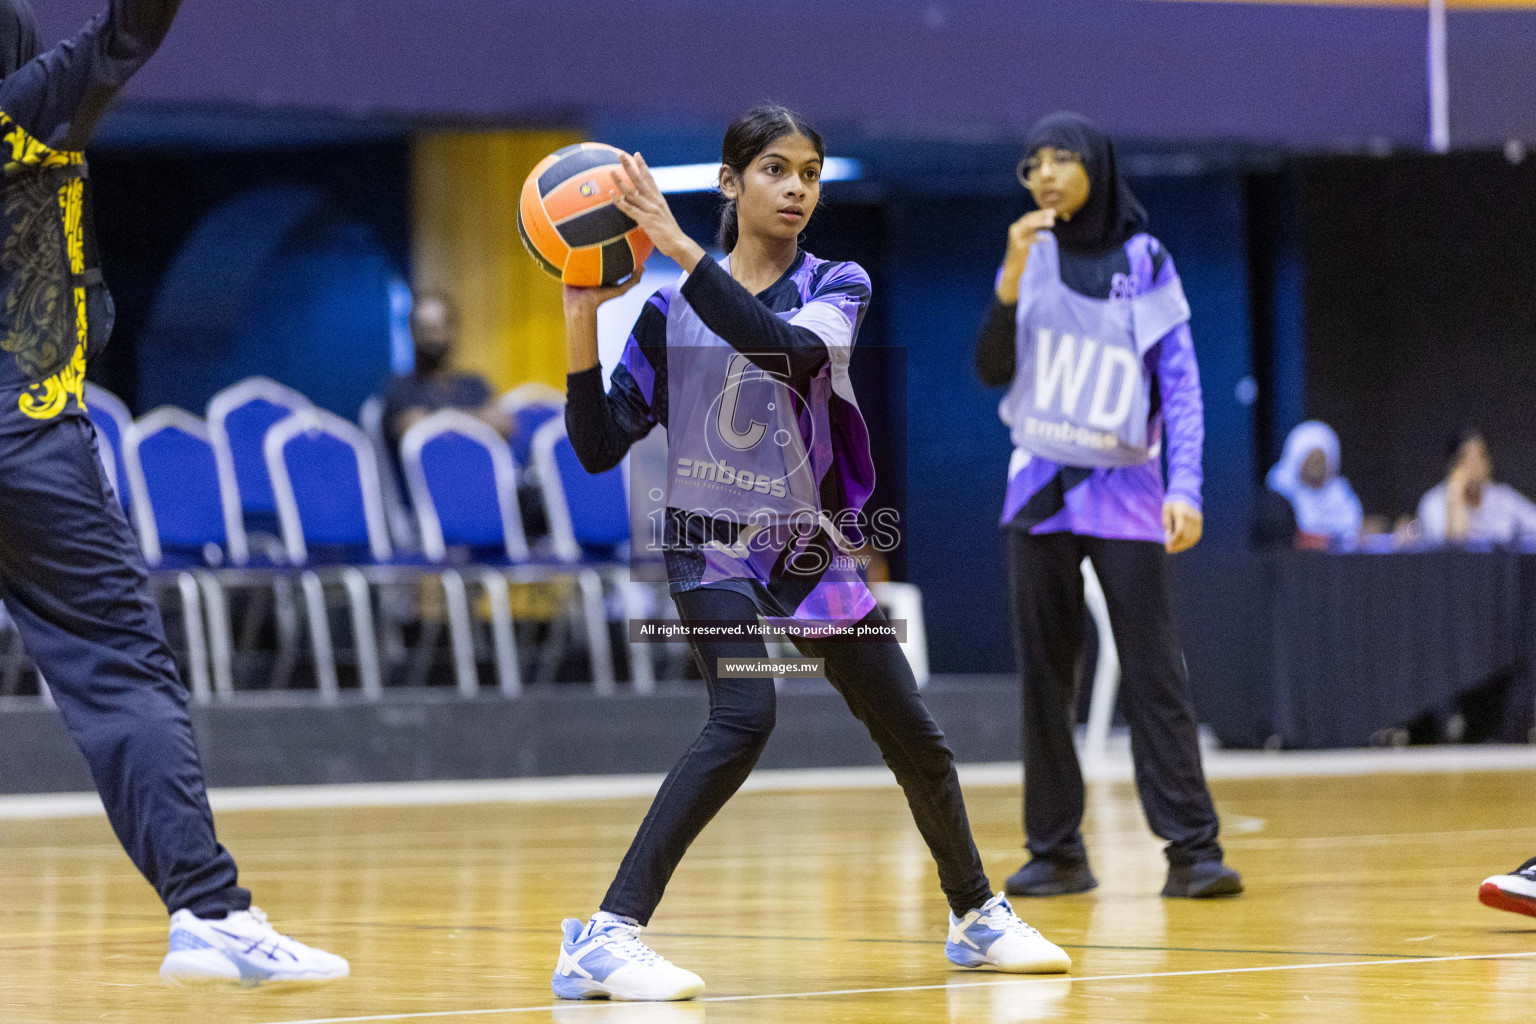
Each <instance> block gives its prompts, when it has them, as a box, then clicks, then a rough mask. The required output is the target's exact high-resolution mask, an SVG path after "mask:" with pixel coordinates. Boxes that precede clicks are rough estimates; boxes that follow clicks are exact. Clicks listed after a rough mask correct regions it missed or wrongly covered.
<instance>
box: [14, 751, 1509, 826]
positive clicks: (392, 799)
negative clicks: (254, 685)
mask: <svg viewBox="0 0 1536 1024" xmlns="http://www.w3.org/2000/svg"><path fill="white" fill-rule="evenodd" d="M1203 757H1204V764H1205V773H1206V776H1207V777H1208V778H1211V779H1224V780H1225V779H1233V780H1239V779H1272V778H1290V777H1319V778H1321V777H1340V776H1360V775H1376V774H1383V773H1391V774H1397V773H1403V774H1436V773H1442V772H1450V773H1456V772H1474V771H1484V772H1487V771H1528V770H1530V769H1532V768H1536V748H1532V747H1530V746H1526V745H1515V744H1511V745H1506V746H1496V745H1494V746H1476V747H1460V746H1452V747H1445V748H1432V747H1423V748H1416V749H1412V750H1385V749H1367V750H1324V751H1283V752H1266V751H1249V750H1236V751H1229V750H1212V751H1206V752H1205V753H1204V755H1203ZM956 768H957V769H958V770H959V772H960V782H961V785H963V786H1017V785H1018V784H1019V782H1020V780H1021V778H1022V775H1021V772H1022V771H1023V769H1022V768H1021V767H1020V766H1019V764H1018V762H1016V761H1013V762H1008V761H1005V762H992V763H980V764H977V763H972V764H961V765H957V766H956ZM1083 771H1084V775H1085V777H1087V778H1089V779H1090V780H1094V781H1126V780H1129V779H1130V778H1131V777H1132V766H1131V761H1130V758H1129V756H1127V754H1126V752H1124V751H1118V750H1117V751H1115V752H1112V753H1110V754H1109V755H1107V756H1105V757H1104V758H1102V759H1100V760H1098V761H1090V762H1086V763H1085V764H1084V765H1083ZM663 778H665V776H664V775H659V774H651V775H620V776H567V777H558V778H523V779H491V780H484V779H481V780H471V781H460V782H359V783H345V784H338V785H314V786H253V787H241V788H229V789H226V788H216V789H213V790H210V791H209V799H210V800H211V801H212V804H213V809H214V811H215V812H218V813H229V812H234V811H249V810H312V809H323V808H337V807H402V806H417V807H420V806H455V805H462V804H475V803H547V802H554V801H576V800H580V801H587V800H623V799H633V798H640V797H650V796H654V795H655V793H656V790H657V789H658V788H660V786H661V782H662V779H663ZM895 785H896V781H895V779H894V778H892V776H891V774H890V771H889V770H888V769H886V768H885V767H884V766H864V767H850V768H779V769H762V770H759V771H756V772H754V773H753V774H752V776H751V777H750V778H749V779H748V780H747V782H746V784H745V785H744V786H743V787H742V791H743V792H797V791H804V790H819V789H886V788H892V787H894V786H895ZM102 813H103V812H102V809H101V800H100V799H99V798H98V797H97V796H96V794H95V793H45V794H32V795H0V820H5V819H22V818H32V819H37V818H70V817H94V816H96V815H100V814H102Z"/></svg>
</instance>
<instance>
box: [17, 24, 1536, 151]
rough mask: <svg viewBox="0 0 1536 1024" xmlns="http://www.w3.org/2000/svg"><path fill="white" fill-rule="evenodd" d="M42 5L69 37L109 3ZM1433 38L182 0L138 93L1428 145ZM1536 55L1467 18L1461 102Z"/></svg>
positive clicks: (408, 108)
mask: <svg viewBox="0 0 1536 1024" xmlns="http://www.w3.org/2000/svg"><path fill="white" fill-rule="evenodd" d="M40 6H42V7H43V8H44V10H43V11H42V14H43V16H44V20H45V27H46V29H47V31H48V32H50V33H51V34H52V35H53V36H54V37H57V36H58V35H60V34H63V33H64V32H66V31H68V30H69V29H70V28H71V27H72V26H73V25H76V24H78V23H79V22H81V21H83V19H84V18H85V17H87V16H88V15H89V14H90V13H91V12H92V11H94V10H95V9H96V8H97V7H98V6H99V0H42V3H41V4H40ZM1424 36H1425V18H1424V14H1423V12H1422V11H1414V10H1403V9H1386V8H1342V7H1317V6H1274V5H1267V4H1250V3H1235V4H1225V3H1167V2H1151V0H1024V2H1009V0H950V2H943V0H927V2H924V0H884V2H880V0H877V2H874V3H871V2H869V0H777V2H775V3H772V4H762V3H737V2H727V3H720V2H718V0H712V2H703V0H649V2H643V3H642V2H635V0H573V2H568V3H533V2H529V0H431V2H422V0H265V2H262V0H187V2H186V5H185V7H184V8H183V11H182V15H181V19H180V21H179V23H178V24H177V26H176V28H175V30H174V31H173V32H172V34H171V38H170V39H169V40H168V42H167V44H166V47H165V49H164V51H163V52H162V53H161V54H160V55H159V57H158V58H157V59H156V60H155V62H154V63H152V64H151V65H150V67H149V68H148V69H146V70H145V72H144V73H143V74H142V76H141V78H140V79H139V80H137V81H136V82H135V83H134V84H133V86H132V89H131V91H130V96H131V97H132V98H133V99H135V100H138V101H141V102H155V103H174V104H197V105H221V106H223V105H241V106H257V107H277V108H292V109H300V110H324V111H335V112H344V113H353V114H368V113H390V114H403V115H407V116H413V117H422V118H433V119H437V118H446V119H473V120H491V121H506V122H519V121H530V120H531V121H539V120H544V121H548V120H572V119H574V120H583V119H586V118H587V117H589V116H592V115H593V114H595V113H598V112H600V113H602V114H603V115H604V116H605V117H607V118H612V117H615V116H624V115H626V114H638V115H644V116H655V115H657V114H668V113H676V114H680V115H688V116H694V117H697V116H705V117H709V118H720V117H724V116H727V115H730V114H732V113H735V112H737V111H739V110H740V109H741V108H742V107H743V106H745V105H746V104H748V103H750V102H752V101H754V100H756V99H759V98H761V97H765V96H772V97H776V98H782V99H784V100H786V101H788V102H792V103H795V104H797V105H799V106H801V107H802V108H804V109H805V110H806V111H807V112H808V113H811V114H814V115H815V116H817V117H818V118H821V119H823V120H826V121H855V122H861V123H866V124H870V125H871V126H872V127H874V128H876V129H879V130H881V131H885V132H889V133H892V134H903V133H925V134H931V133H934V132H936V131H954V130H956V129H957V128H985V129H994V130H995V129H1003V130H1017V129H1018V128H1021V127H1023V126H1026V125H1027V124H1028V123H1030V122H1031V121H1032V120H1033V119H1034V118H1036V117H1038V116H1039V115H1040V114H1042V113H1045V112H1048V111H1050V110H1052V109H1056V108H1058V107H1064V106H1065V107H1072V108H1076V109H1079V110H1082V111H1084V112H1085V113H1088V114H1090V115H1092V116H1095V117H1097V118H1098V119H1100V120H1101V121H1102V122H1104V123H1105V124H1106V125H1107V126H1108V127H1110V128H1111V129H1112V130H1114V131H1116V132H1118V133H1121V134H1124V135H1129V136H1135V137H1140V138H1147V139H1167V140H1212V139H1234V140H1243V141H1249V142H1258V143H1286V144H1292V145H1301V146H1307V147H1330V146H1334V145H1356V144H1359V143H1362V142H1365V141H1367V140H1370V139H1372V138H1386V139H1389V140H1391V141H1393V142H1394V143H1397V144H1403V145H1418V144H1420V143H1421V142H1422V140H1423V138H1424V135H1425V119H1426V113H1425V107H1426V104H1425V99H1424V92H1425V88H1424V77H1425V75H1424ZM1533 49H1536V14H1531V13H1525V12H1520V13H1505V14H1500V15H1487V14H1471V13H1467V14H1458V15H1456V16H1454V17H1453V23H1452V51H1453V59H1454V66H1453V88H1454V87H1455V86H1457V85H1458V80H1460V82H1463V83H1464V84H1465V85H1466V87H1467V88H1468V89H1474V88H1475V89H1480V90H1492V92H1493V93H1494V95H1492V96H1472V95H1468V94H1466V93H1463V94H1459V95H1458V97H1457V101H1456V102H1457V108H1456V109H1457V111H1458V112H1459V113H1460V120H1462V121H1464V122H1465V124H1466V125H1467V126H1468V131H1469V132H1473V133H1474V134H1475V135H1476V136H1477V137H1478V138H1479V139H1481V138H1483V137H1497V136H1502V135H1510V134H1520V128H1521V126H1522V125H1525V124H1526V123H1527V122H1531V123H1536V102H1532V101H1533V100H1536V72H1533V71H1532V70H1531V69H1532V68H1533V67H1536V60H1533V59H1532V57H1533V56H1536V54H1533ZM1511 65H1514V66H1513V67H1511ZM1527 134H1532V135H1536V131H1527Z"/></svg>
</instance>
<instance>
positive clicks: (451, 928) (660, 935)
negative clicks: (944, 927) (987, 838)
mask: <svg viewBox="0 0 1536 1024" xmlns="http://www.w3.org/2000/svg"><path fill="white" fill-rule="evenodd" d="M332 926H333V927H341V928H400V929H404V930H409V931H429V932H490V933H492V934H497V933H500V934H513V935H548V934H550V933H551V931H552V930H551V929H549V928H516V927H512V926H510V925H495V924H468V925H457V924H417V923H413V922H402V921H337V922H332ZM162 930H163V929H162ZM646 934H648V935H649V936H650V937H651V938H653V939H709V940H711V941H713V942H826V943H833V942H850V943H864V944H873V945H891V946H927V945H932V944H934V943H935V942H937V939H935V938H923V939H868V938H858V937H850V938H828V937H827V936H825V935H724V934H719V933H705V932H658V931H650V930H647V932H646ZM1056 945H1058V946H1060V947H1061V948H1062V949H1095V950H1110V951H1113V952H1117V953H1228V954H1232V955H1244V956H1336V957H1353V958H1355V959H1357V960H1371V959H1376V958H1381V959H1388V958H1396V959H1399V960H1433V959H1434V958H1435V954H1433V953H1333V952H1319V951H1317V950H1315V949H1219V948H1215V947H1211V946H1115V945H1094V944H1088V943H1080V942H1079V943H1073V942H1058V943H1056ZM0 952H4V949H3V948H0Z"/></svg>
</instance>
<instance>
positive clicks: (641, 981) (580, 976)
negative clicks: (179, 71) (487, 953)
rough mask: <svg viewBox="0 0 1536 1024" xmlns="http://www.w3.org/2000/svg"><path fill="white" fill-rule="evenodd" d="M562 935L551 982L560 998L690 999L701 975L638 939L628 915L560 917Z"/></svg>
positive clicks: (701, 984) (700, 984)
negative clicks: (588, 918)
mask: <svg viewBox="0 0 1536 1024" xmlns="http://www.w3.org/2000/svg"><path fill="white" fill-rule="evenodd" d="M560 931H561V933H562V939H563V941H562V942H561V943H560V962H559V964H557V965H556V967H555V976H554V979H553V981H552V983H551V984H552V987H553V988H554V990H555V995H557V996H559V997H560V998H561V999H627V1000H635V1001H641V1002H670V1001H672V1000H675V999H692V998H694V997H695V996H697V995H698V994H699V993H700V992H703V991H704V981H703V979H701V978H700V977H699V976H698V975H697V974H694V973H693V972H692V971H685V970H683V969H682V968H681V967H678V966H677V965H676V964H674V963H672V962H671V961H669V960H668V959H667V958H666V957H664V956H662V955H661V954H660V953H658V952H656V951H655V950H654V949H652V948H651V947H649V946H647V945H646V944H645V943H643V942H641V941H640V926H639V925H637V924H629V923H628V922H627V921H615V920H607V921H592V922H589V923H588V924H586V925H583V924H582V923H581V922H580V921H578V920H576V919H575V918H573V917H570V918H566V919H565V920H564V921H561V922H560Z"/></svg>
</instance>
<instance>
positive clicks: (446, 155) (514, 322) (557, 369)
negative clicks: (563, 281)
mask: <svg viewBox="0 0 1536 1024" xmlns="http://www.w3.org/2000/svg"><path fill="white" fill-rule="evenodd" d="M580 141H581V136H580V135H579V134H577V133H575V132H570V131H485V132H441V133H432V134H425V135H420V136H418V137H417V139H416V142H415V145H414V152H413V154H412V184H411V188H412V210H411V219H412V249H413V262H414V264H415V272H414V278H415V280H414V282H413V284H414V285H415V287H416V288H417V289H420V290H431V291H440V292H443V293H445V294H447V295H450V296H452V297H453V299H454V301H455V302H456V304H457V305H458V308H459V314H460V317H461V321H462V332H461V336H460V339H459V351H458V356H457V359H456V363H457V365H458V366H459V367H461V368H463V369H465V370H471V371H474V372H478V373H482V374H484V375H485V376H486V378H488V379H489V380H490V382H491V384H492V385H493V386H494V387H495V388H496V389H497V390H498V391H505V390H506V389H508V388H510V387H513V386H515V385H517V384H522V383H526V382H528V381H543V382H545V383H547V384H553V385H555V386H556V387H558V388H560V389H561V390H564V387H565V320H564V316H563V314H562V313H561V308H560V282H558V281H556V280H555V279H554V278H552V277H550V276H549V275H548V274H546V273H544V271H542V270H540V269H539V267H538V265H537V264H535V263H534V261H533V259H532V257H530V256H529V255H528V253H527V252H526V251H525V250H524V249H523V243H522V240H521V239H520V238H519V237H518V233H517V199H518V194H519V193H520V191H521V190H522V187H523V179H524V178H526V177H527V176H528V172H529V171H531V170H533V167H534V165H535V164H537V163H538V162H539V161H540V160H542V159H543V158H544V157H546V156H548V155H549V154H550V153H553V152H554V151H555V150H557V149H559V148H561V147H562V146H569V145H571V144H572V143H575V142H580Z"/></svg>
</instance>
